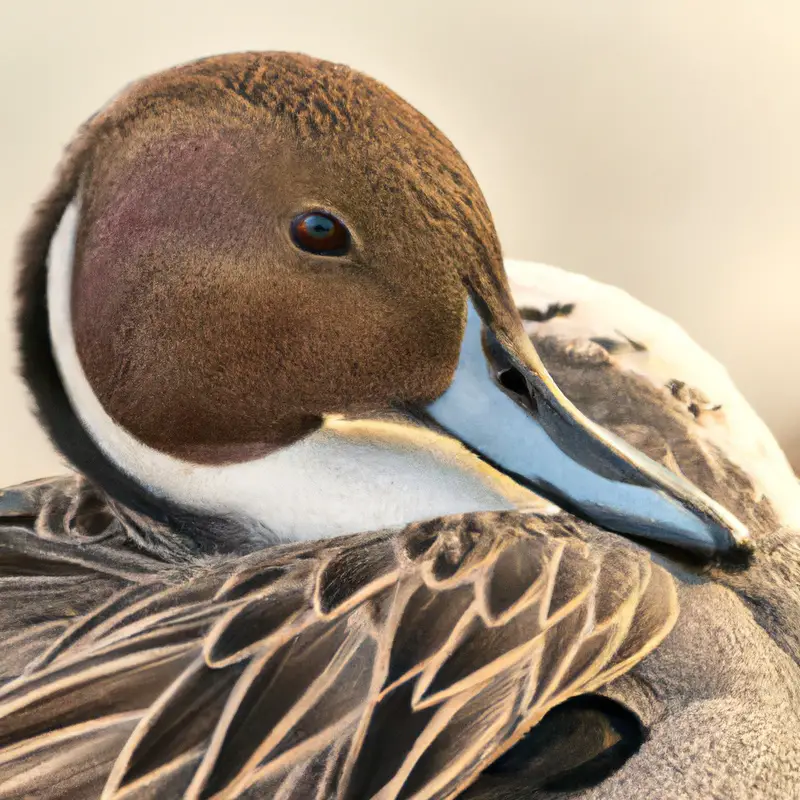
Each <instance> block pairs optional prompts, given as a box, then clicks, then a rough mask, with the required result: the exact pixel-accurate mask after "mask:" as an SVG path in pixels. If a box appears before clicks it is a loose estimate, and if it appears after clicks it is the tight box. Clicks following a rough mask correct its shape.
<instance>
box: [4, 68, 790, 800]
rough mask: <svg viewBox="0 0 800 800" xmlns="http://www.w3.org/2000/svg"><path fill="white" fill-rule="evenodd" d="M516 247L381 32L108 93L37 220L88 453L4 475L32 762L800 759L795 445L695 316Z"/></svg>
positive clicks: (356, 780) (109, 788)
mask: <svg viewBox="0 0 800 800" xmlns="http://www.w3.org/2000/svg"><path fill="white" fill-rule="evenodd" d="M309 159H311V161H309ZM308 209H311V210H310V211H309V210H308ZM378 212H379V213H378ZM315 237H317V238H316V239H315ZM320 237H321V239H322V240H324V241H328V240H329V245H328V246H327V247H321V246H320V245H319V242H318V239H320ZM323 243H324V242H323ZM309 254H311V255H309ZM512 278H516V285H515V289H516V290H517V291H516V296H515V298H512V295H511V293H510V290H509V286H508V283H507V279H506V276H505V273H504V270H503V265H502V261H501V260H500V256H499V247H498V246H497V243H496V238H495V236H494V232H493V228H492V226H491V218H490V216H489V214H488V210H487V209H486V207H485V203H484V201H483V198H482V196H481V195H480V192H479V190H478V189H477V186H476V185H475V183H474V179H473V178H472V176H471V175H470V174H469V171H468V170H467V168H466V166H465V165H464V164H463V162H461V160H460V158H459V157H458V155H457V153H455V151H454V150H453V149H452V146H451V145H450V144H449V142H447V140H445V139H444V137H442V136H441V134H439V133H438V131H436V130H435V129H434V128H433V127H432V126H431V125H430V123H428V122H427V120H424V118H422V117H421V116H420V115H419V114H417V112H415V111H414V110H413V109H410V107H408V106H407V105H406V104H404V103H403V102H402V101H401V100H400V99H399V98H397V97H396V96H394V95H392V94H391V93H390V92H388V90H386V89H385V87H381V86H380V85H379V84H377V83H375V82H372V81H370V80H369V79H367V78H364V76H360V75H358V74H357V73H353V72H352V71H350V70H347V69H346V68H344V67H341V66H338V65H331V64H327V63H326V62H317V61H314V60H312V59H306V58H304V57H296V56H287V55H283V54H246V55H242V56H228V57H222V58H219V59H210V60H206V61H202V62H198V63H197V64H194V65H189V66H187V67H183V68H180V69H177V70H173V71H170V72H168V73H164V74H163V75H161V76H156V77H154V78H151V79H148V80H147V81H145V82H142V83H141V84H137V85H134V86H133V87H132V88H131V89H129V90H127V92H126V93H124V94H123V95H122V96H121V97H120V98H117V99H116V100H115V102H114V103H112V104H111V105H110V106H109V107H108V108H107V109H104V110H103V111H102V112H101V113H100V114H99V115H98V116H97V117H95V118H93V120H91V121H90V123H88V125H87V128H86V129H85V131H84V132H83V133H82V135H81V137H79V139H78V141H77V143H76V145H74V146H73V148H72V150H71V153H70V155H69V156H68V158H67V161H66V163H65V166H64V169H63V172H62V175H61V178H60V181H59V183H58V185H57V186H56V188H55V189H54V191H53V192H51V194H50V195H49V196H48V198H47V199H46V201H45V203H44V204H43V206H42V207H41V209H40V212H39V215H38V217H37V219H36V220H35V222H34V225H33V226H32V228H31V230H30V232H29V234H28V237H27V239H26V243H25V247H24V252H23V278H22V282H21V300H22V312H21V317H20V330H21V341H22V352H23V362H24V369H23V372H24V374H25V377H26V378H27V380H28V382H29V384H30V385H31V388H32V390H33V393H34V396H35V398H36V400H37V404H38V407H39V411H40V415H41V416H42V419H43V422H44V424H45V426H46V427H47V429H48V430H49V432H50V434H51V436H52V437H53V439H54V441H55V442H56V444H57V445H58V446H59V447H60V448H61V449H62V450H63V451H64V452H65V454H66V455H67V456H68V458H69V459H70V460H71V461H72V462H73V463H74V464H75V465H76V466H77V468H78V469H79V471H80V472H82V473H83V474H84V475H85V476H87V477H88V480H87V478H84V477H77V478H75V479H65V480H62V481H55V482H43V483H36V484H31V485H29V486H25V487H19V488H17V489H13V490H9V491H7V492H6V493H5V494H4V496H3V498H2V501H1V502H0V513H2V514H3V515H4V516H3V522H2V527H0V609H2V614H3V616H2V618H1V622H0V633H2V635H3V638H4V640H5V642H6V643H7V645H8V647H7V650H6V654H5V656H4V657H2V658H0V674H2V676H3V679H4V680H5V684H4V685H3V686H2V688H0V797H4V796H7V797H20V796H28V795H30V796H36V797H48V796H52V797H63V796H70V797H73V796H74V797H96V796H98V795H99V794H101V793H104V795H103V796H105V797H156V798H167V797H181V796H189V797H210V796H219V797H231V796H246V797H274V798H282V800H290V798H308V797H317V798H320V799H321V798H326V800H327V798H332V797H336V798H354V799H355V798H359V799H360V798H367V797H376V798H381V799H382V800H389V798H401V797H403V798H405V797H409V798H410V797H415V798H419V800H422V798H428V797H430V798H433V797H437V798H438V797H442V798H444V797H455V796H459V797H473V798H478V797H480V798H485V799H487V800H489V799H490V800H501V799H502V800H509V799H512V798H513V800H516V799H517V798H519V799H520V800H522V798H527V797H545V796H549V795H548V792H552V791H556V790H559V791H567V792H572V793H573V794H570V795H569V796H581V797H595V796H598V797H599V796H603V797H608V798H614V800H617V798H618V799H619V800H622V799H623V798H628V797H634V796H635V797H638V796H642V795H644V796H647V797H653V798H667V797H669V798H681V797H686V798H689V797H697V796H706V797H714V798H723V797H724V798H739V797H741V798H745V797H747V798H750V797H753V796H761V797H765V798H773V797H774V798H778V797H780V798H784V797H789V796H793V793H795V794H796V793H798V783H797V780H796V774H797V762H798V759H800V741H798V737H797V735H796V733H795V731H796V730H797V727H798V722H800V720H798V719H797V714H798V711H797V709H798V708H800V706H798V703H797V700H798V699H799V698H798V693H799V692H800V668H798V662H799V661H800V641H798V638H799V637H800V626H798V624H797V622H798V609H800V590H799V589H798V586H800V554H799V553H798V550H799V548H798V545H797V540H796V539H795V536H794V534H793V533H791V530H790V529H791V526H793V525H796V523H797V520H796V516H797V514H798V509H800V497H799V496H798V488H797V485H796V482H795V481H794V478H793V476H792V475H791V471H790V469H789V467H788V464H787V463H786V460H785V458H784V457H783V455H782V453H781V452H780V450H779V448H778V447H777V445H776V444H775V442H774V440H773V439H772V437H771V435H770V434H769V432H768V431H767V430H766V429H765V428H764V427H763V425H762V424H761V423H760V421H759V420H758V419H757V417H756V416H755V414H754V413H753V412H752V410H751V409H750V408H749V407H748V406H747V405H746V403H744V401H742V400H741V398H740V397H739V396H738V394H737V393H736V392H735V389H733V387H732V386H730V385H729V384H726V383H725V379H724V378H720V377H719V375H718V374H717V372H716V370H717V367H716V365H714V366H713V368H712V369H706V368H703V369H702V370H696V372H697V374H698V376H699V378H700V379H701V380H700V381H699V382H698V381H696V380H695V375H694V373H693V374H692V375H691V376H684V375H683V373H682V371H681V365H683V364H688V365H690V366H691V368H692V369H694V365H695V364H697V363H700V362H701V361H702V360H703V359H704V358H707V356H705V354H703V353H702V352H701V351H700V350H699V348H697V347H696V346H695V345H693V344H692V343H690V342H689V343H688V344H687V340H684V339H681V338H680V337H681V336H683V334H677V333H675V332H674V331H670V332H669V333H668V334H667V335H666V336H664V335H661V334H659V335H658V342H657V343H656V342H654V343H653V344H652V346H651V343H650V341H649V338H650V334H649V333H648V331H647V330H643V329H636V330H634V329H633V320H639V321H640V322H641V323H642V324H643V325H644V327H645V329H648V328H649V329H651V330H654V329H656V328H657V327H658V326H659V325H661V323H660V318H659V317H658V316H657V315H655V314H654V313H652V312H649V311H643V310H642V307H641V306H639V305H638V304H636V303H635V302H634V301H632V300H630V299H629V298H626V297H619V298H617V299H616V300H615V303H614V307H613V308H612V307H609V304H608V302H607V295H608V291H609V290H608V289H607V287H600V286H598V285H596V284H592V283H591V282H583V283H580V282H577V283H576V279H575V278H574V277H571V276H569V275H567V274H565V273H560V272H558V271H554V270H552V269H550V268H544V267H541V266H532V265H528V266H527V267H525V266H523V265H519V264H517V265H513V268H512ZM537 283H538V284H539V285H541V287H542V288H541V290H540V291H541V293H540V294H537V290H536V285H537ZM515 300H516V303H517V304H519V305H521V306H523V307H524V308H523V317H525V318H527V319H529V320H533V321H532V322H530V324H529V325H528V329H527V332H526V329H525V328H524V327H523V324H522V322H521V320H520V317H519V315H518V313H517V311H516V310H515ZM553 303H555V304H556V306H557V308H556V307H551V304H553ZM570 307H572V308H570ZM526 309H527V310H526ZM548 309H549V310H548ZM554 309H555V310H554ZM536 320H539V321H538V322H536ZM623 320H624V321H625V328H622V321H623ZM629 321H630V325H629ZM617 323H619V327H618V326H617ZM628 328H630V329H628ZM526 333H527V334H531V335H532V339H529V338H528V336H527V335H526ZM609 334H610V335H609ZM665 342H666V348H667V351H669V349H670V348H672V350H673V352H676V351H677V352H679V358H678V359H677V361H675V363H674V373H673V364H672V363H671V356H669V354H668V353H667V351H663V350H662V352H660V353H657V352H656V351H657V350H659V348H662V347H664V346H665V345H664V343H665ZM533 345H535V348H536V349H534V347H533ZM537 350H538V352H539V353H540V354H541V356H542V359H543V361H544V362H545V365H544V366H543V365H542V363H541V362H540V361H539V357H538V356H537V352H536V351H537ZM665 353H667V356H666V357H665ZM545 366H546V367H547V369H545ZM548 370H549V372H548ZM665 370H666V371H665ZM550 373H552V375H553V376H554V377H555V379H556V383H554V382H553V380H552V379H551V377H550ZM707 379H708V380H711V381H712V383H709V384H708V385H707V386H706V385H704V382H705V381H706V380H707ZM556 384H558V386H560V387H561V388H562V389H564V390H565V392H566V394H567V396H568V397H569V398H570V400H572V401H573V402H574V403H575V404H576V406H577V408H576V407H575V406H573V405H572V404H571V403H570V401H568V400H567V399H566V398H565V397H564V395H563V394H561V391H560V390H559V388H558V386H557V385H556ZM719 404H722V405H721V408H718V406H719ZM578 409H580V410H578ZM729 409H730V412H729ZM581 412H582V413H581ZM729 413H730V416H728V415H729ZM584 415H585V416H584ZM590 420H592V421H590ZM596 423H599V424H600V425H602V426H603V427H602V428H600V427H598V425H597V424H596ZM729 426H730V427H729ZM753 452H756V453H757V458H756V459H755V460H753V458H752V453H753ZM532 489H536V490H537V491H538V492H542V493H544V494H545V495H546V496H547V497H548V498H549V499H547V500H545V499H542V498H541V496H539V494H535V493H533V492H532V491H531V490H532ZM564 509H566V510H564ZM573 514H577V516H574V515H573ZM603 528H606V530H603ZM609 529H610V530H614V531H619V532H621V533H626V534H633V535H635V536H638V537H640V539H639V541H640V543H639V544H634V543H633V542H631V541H630V540H628V539H626V538H623V537H622V536H619V535H618V534H616V533H611V532H609ZM343 534H349V535H348V536H343ZM665 548H666V549H665ZM655 551H658V552H659V553H661V554H660V555H658V556H656V555H654V552H655ZM709 558H710V559H711V560H709ZM726 565H727V566H726ZM679 608H680V612H679ZM665 637H666V638H665ZM648 654H649V655H648ZM645 656H648V657H647V658H646V659H645V660H644V661H643V660H642V659H644V658H645ZM703 665H707V666H708V669H707V670H704V666H703ZM586 693H591V695H592V697H597V696H603V697H605V698H613V701H614V702H612V701H611V700H609V699H606V700H602V699H601V700H591V699H590V700H584V699H581V698H580V697H578V699H576V700H575V699H572V700H571V699H570V698H575V697H576V696H580V695H583V694H586ZM565 701H568V702H565ZM597 703H599V705H597ZM603 703H606V705H603ZM553 707H557V708H556V710H555V712H553V714H549V715H548V716H547V717H546V718H545V719H544V720H543V719H542V718H543V715H544V714H545V713H546V712H548V710H549V709H552V708H553ZM712 717H713V718H714V719H715V721H716V720H717V719H718V720H719V724H718V725H716V726H715V725H713V724H712V722H711V719H712ZM532 726H534V732H533V734H531V736H529V737H528V738H526V739H524V740H523V742H522V743H520V744H519V745H518V746H517V748H516V749H514V750H512V751H511V752H509V753H508V754H507V755H506V756H505V757H503V758H500V756H501V755H502V754H503V753H504V752H505V751H507V750H508V749H509V748H511V747H512V746H513V745H514V744H515V742H517V741H518V740H519V739H520V737H521V736H523V734H525V732H526V731H527V730H528V729H530V728H531V727H532ZM643 727H644V728H646V729H648V730H649V738H648V739H647V741H646V742H644V744H642V743H643V739H644V737H643V733H642V731H643ZM690 732H691V733H692V734H693V735H694V737H695V738H694V745H693V746H692V747H686V746H684V745H685V740H686V737H687V736H688V735H689V733H690ZM537 736H538V737H539V739H537ZM720 737H721V738H720ZM537 742H538V743H537ZM615 742H616V744H615ZM531 743H533V744H531ZM640 745H641V747H642V749H641V750H640V751H639V753H638V754H637V755H634V756H633V757H632V758H630V760H626V759H627V758H628V756H630V755H631V754H632V753H633V752H634V751H635V750H636V749H637V748H638V747H639V746H640ZM526 747H527V748H529V750H530V748H534V750H535V752H533V751H531V752H528V751H526V750H525V748H526ZM536 748H538V749H536ZM743 759H746V760H747V764H746V765H745V766H744V767H743V766H742V764H741V763H740V762H741V761H742V760H743ZM616 767H619V769H617V770H616V771H615V768H616ZM754 792H756V794H754ZM598 793H599V794H598Z"/></svg>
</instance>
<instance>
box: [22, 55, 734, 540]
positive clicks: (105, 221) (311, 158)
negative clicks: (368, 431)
mask: <svg viewBox="0 0 800 800" xmlns="http://www.w3.org/2000/svg"><path fill="white" fill-rule="evenodd" d="M70 201H74V205H76V206H77V209H78V212H79V213H78V221H77V227H76V230H75V233H74V254H73V256H72V260H71V285H70V288H69V290H68V291H69V293H71V297H70V298H69V301H68V305H70V307H71V323H70V324H71V336H73V337H74V342H75V349H76V351H77V356H78V358H79V361H80V365H81V367H82V370H83V372H84V373H85V377H86V379H87V380H88V383H89V385H90V387H91V390H92V392H93V393H94V396H95V397H96V398H97V400H99V402H100V404H101V405H102V407H103V409H104V410H105V412H106V413H107V414H108V415H109V416H110V417H111V418H112V419H113V421H114V422H115V423H116V424H117V425H118V426H121V427H122V428H123V429H125V430H126V431H128V432H129V433H130V434H132V435H133V436H134V437H135V438H136V439H137V440H138V441H140V442H143V443H144V444H145V445H149V446H150V448H153V449H154V450H156V451H159V452H160V453H165V454H168V455H170V456H174V457H177V458H178V459H183V460H185V461H189V462H194V463H206V464H223V463H229V462H237V461H245V460H248V459H252V458H253V457H254V456H257V455H261V454H265V453H268V452H271V451H274V450H276V449H277V448H280V447H283V446H286V445H288V444H290V443H291V442H294V441H297V440H298V439H302V438H303V437H304V436H306V435H308V434H309V433H311V432H313V431H314V430H315V429H317V428H318V427H319V426H320V425H321V424H322V421H323V419H324V417H325V416H326V415H330V414H337V413H349V414H357V413H359V412H370V413H372V412H376V411H377V412H380V411H385V410H388V409H390V408H393V407H394V408H397V407H402V408H405V409H413V410H415V411H416V412H418V413H420V414H427V415H430V416H431V417H433V418H434V419H435V420H436V421H437V422H438V424H439V425H440V426H441V427H443V428H445V430H447V431H448V432H450V433H451V434H453V435H454V436H456V438H459V439H461V440H462V441H463V442H464V443H465V444H467V445H468V446H469V447H470V448H472V449H473V450H475V451H477V452H478V453H479V454H480V455H482V456H484V457H485V458H486V459H487V460H489V461H491V462H492V463H494V464H495V465H497V466H498V467H500V468H501V469H502V470H504V471H506V472H508V473H510V474H513V475H514V476H515V477H517V478H518V479H520V480H521V481H523V482H526V483H528V484H531V485H533V486H535V487H537V488H539V489H541V490H544V491H545V492H546V493H548V494H549V496H551V497H553V498H554V499H556V500H558V501H560V502H563V503H564V504H565V505H567V506H568V507H570V508H572V509H574V510H576V511H579V512H581V513H583V514H584V515H585V516H588V517H590V518H592V519H594V520H596V521H599V522H602V523H603V524H605V525H607V526H608V527H611V528H614V529H617V530H622V531H631V532H638V533H643V534H645V535H653V536H655V537H656V538H658V537H659V536H660V537H662V538H664V537H666V538H667V539H668V540H669V541H673V540H675V539H676V538H677V539H679V540H683V539H685V538H686V537H688V539H689V541H690V542H694V544H695V545H698V546H700V547H701V549H706V550H708V549H712V550H713V549H715V548H717V547H723V548H724V547H728V546H729V545H730V544H731V543H733V542H734V541H735V540H736V539H737V538H741V537H742V536H743V535H744V534H743V531H741V529H740V526H739V525H738V523H737V521H736V520H734V519H732V518H731V517H730V515H727V514H726V512H725V511H724V510H723V509H720V508H719V507H717V506H716V505H715V504H714V503H713V502H712V501H710V500H709V499H708V498H707V497H705V496H704V495H701V493H700V492H699V491H698V490H697V489H696V488H695V487H693V486H691V485H689V484H688V483H686V482H685V481H682V480H680V479H679V478H676V477H675V476H674V475H672V474H671V473H667V472H666V471H665V470H663V469H662V468H660V467H659V466H658V465H656V464H654V463H653V462H651V461H649V460H648V459H646V458H645V457H644V456H643V455H642V454H641V453H638V452H637V451H634V450H632V449H631V448H628V447H626V446H625V445H624V444H623V443H622V442H620V441H617V440H615V439H613V437H611V436H610V435H609V434H608V433H607V432H605V431H603V430H602V429H600V428H598V427H597V426H595V425H593V424H592V423H591V422H589V421H588V420H586V419H585V418H584V417H583V416H582V415H581V414H580V412H578V411H577V409H575V408H574V406H572V404H571V403H570V402H569V401H568V400H567V399H566V398H565V397H564V396H563V394H561V392H560V391H559V390H558V388H557V387H556V386H555V385H554V384H553V382H552V380H551V379H550V376H549V375H548V374H547V372H546V370H545V369H544V367H543V366H542V364H541V362H540V361H539V359H538V356H537V355H536V353H535V351H534V350H533V347H532V346H531V343H530V341H529V340H528V339H527V337H526V336H525V333H524V331H523V327H522V323H521V320H520V318H519V316H518V314H517V312H516V309H515V307H514V303H513V300H512V298H511V294H510V291H509V288H508V284H507V281H506V277H505V272H504V269H503V263H502V257H501V252H500V246H499V243H498V240H497V235H496V233H495V230H494V226H493V224H492V219H491V215H490V213H489V210H488V208H487V206H486V202H485V200H484V198H483V195H482V194H481V191H480V189H479V187H478V185H477V183H476V182H475V179H474V177H473V176H472V174H471V172H470V170H469V169H468V167H467V166H466V164H465V163H464V162H463V160H462V159H461V157H460V156H459V154H458V152H457V151H456V150H455V148H454V147H453V145H452V144H451V143H450V142H449V141H448V140H447V139H446V138H445V137H444V136H443V135H442V134H441V133H440V132H439V131H438V130H437V129H436V128H435V127H434V126H433V125H432V124H431V123H430V122H429V121H428V120H427V119H426V118H425V117H424V116H422V115H421V114H420V113H419V112H417V111H416V110H415V109H413V108H412V107H411V106H409V105H408V104H407V103H406V102H404V101H403V100H402V99H401V98H399V97H398V96H397V95H396V94H394V93H393V92H391V91H390V90H389V89H387V88H386V87H385V86H383V85H381V84H380V83H378V82H377V81H374V80H372V79H370V78H368V77H366V76H364V75H361V74H360V73H358V72H355V71H354V70H351V69H349V68H347V67H345V66H342V65H338V64H332V63H329V62H325V61H319V60H316V59H312V58H308V57H306V56H300V55H292V54H285V53H263V54H258V53H247V54H239V55H228V56H221V57H216V58H210V59H205V60H202V61H199V62H196V63H193V64H189V65H186V66H183V67H179V68H176V69H173V70H169V71H167V72H164V73H161V74H159V75H156V76H153V77H151V78H148V79H145V80H143V81H141V82H139V83H136V84H134V85H133V86H132V87H130V88H129V89H127V90H126V91H125V92H123V93H122V94H121V95H120V96H119V97H118V98H117V99H116V100H114V101H113V102H112V103H111V104H110V105H109V106H108V107H107V108H105V109H104V110H103V111H102V112H101V113H99V114H98V115H96V116H95V117H94V118H92V119H91V120H90V121H89V122H88V123H87V125H86V126H85V128H84V130H83V131H82V133H81V135H80V136H79V138H78V139H77V141H76V143H75V145H73V147H72V150H71V152H70V154H69V156H68V159H67V161H66V164H65V166H64V168H63V171H62V175H61V176H60V180H59V183H58V185H57V186H56V188H55V190H54V191H53V192H52V193H51V195H50V196H49V197H48V198H47V200H46V201H45V203H44V205H43V207H42V211H41V212H40V215H39V216H38V217H37V219H36V221H35V223H34V225H33V227H32V229H31V231H30V232H29V235H28V238H27V241H26V246H25V252H24V261H25V272H24V275H23V281H22V297H23V314H22V319H23V324H22V330H23V350H24V351H25V350H26V346H25V340H26V337H27V339H28V340H30V339H31V338H32V337H33V334H30V333H28V334H26V333H25V331H26V330H28V331H30V330H33V329H35V327H36V326H35V324H33V323H31V324H29V325H27V327H26V323H25V319H28V318H31V319H32V318H33V316H35V315H32V314H31V313H28V312H26V311H25V307H26V303H27V307H28V308H29V309H30V308H35V307H36V304H35V301H33V300H31V297H33V296H35V295H37V293H39V292H41V285H40V284H41V281H42V280H43V279H42V278H41V276H40V275H39V274H40V272H42V271H43V268H41V269H40V266H41V264H42V263H44V262H45V261H46V260H47V255H46V254H47V246H48V242H49V240H50V238H51V237H52V236H53V234H54V232H55V230H56V228H57V227H58V223H59V219H60V217H61V215H62V213H63V212H64V209H65V208H66V206H67V205H68V203H70ZM37 265H39V266H37ZM36 276H39V277H36ZM37 281H39V283H37ZM65 294H66V293H65ZM469 320H472V322H471V323H470V322H469ZM55 345H56V346H57V345H58V342H56V343H55ZM56 349H57V348H56ZM28 352H30V347H28ZM29 360H30V358H29ZM29 374H30V373H29ZM29 380H30V377H29ZM34 391H35V392H36V393H37V394H38V395H39V397H40V402H41V396H42V395H43V394H44V391H43V389H42V388H41V382H40V385H39V388H38V389H37V388H36V387H34ZM479 407H480V408H481V409H482V410H483V412H484V413H483V416H481V415H480V414H477V413H476V409H477V408H479ZM484 421H485V424H483V423H484ZM51 427H52V426H51ZM554 459H555V460H556V461H559V460H560V461H563V464H561V465H560V466H557V467H556V469H555V470H553V469H552V467H553V465H554V462H553V460H554ZM551 473H552V474H551ZM587 482H588V483H587ZM587 486H588V489H587V488H586V487H587ZM631 487H633V488H632V489H631ZM631 492H633V493H631ZM637 492H639V493H640V494H639V495H637V494H636V493H637ZM640 495H641V496H640ZM645 495H646V498H645V497H644V496H645ZM643 499H644V500H646V502H643ZM665 531H666V533H665Z"/></svg>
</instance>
